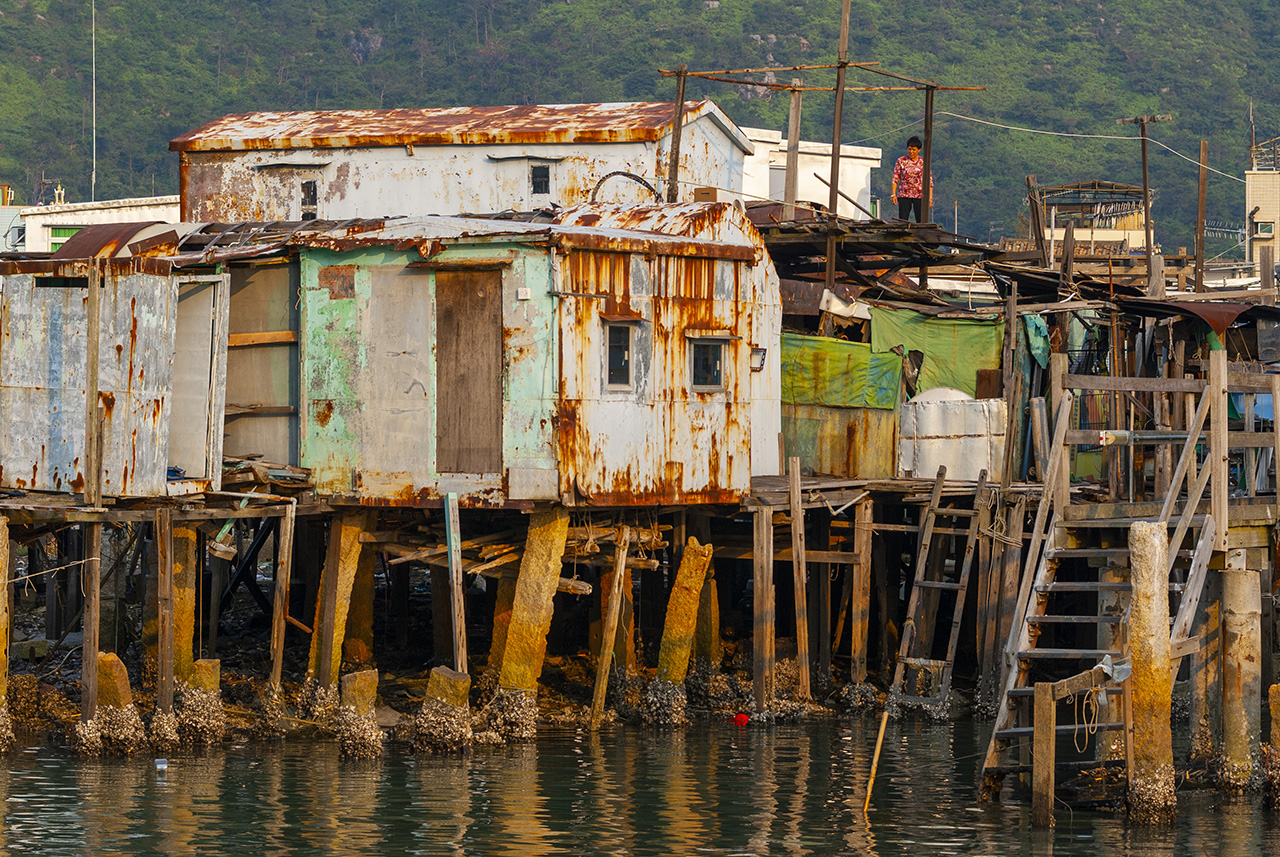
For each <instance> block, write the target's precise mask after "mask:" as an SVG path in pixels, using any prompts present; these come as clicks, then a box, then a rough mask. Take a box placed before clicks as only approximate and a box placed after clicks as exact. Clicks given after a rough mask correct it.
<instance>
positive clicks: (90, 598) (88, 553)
mask: <svg viewBox="0 0 1280 857" xmlns="http://www.w3.org/2000/svg"><path fill="white" fill-rule="evenodd" d="M85 530H86V531H85V540H84V566H83V567H82V569H81V572H80V585H81V586H82V587H84V619H83V621H82V625H81V631H82V633H83V634H84V645H83V647H82V649H81V652H82V657H83V660H82V661H81V663H80V716H81V717H82V718H83V719H84V720H85V721H89V720H92V719H93V716H94V714H95V713H96V712H97V710H98V620H99V615H98V612H99V594H100V588H101V577H102V524H89V525H87V526H86V528H85Z"/></svg>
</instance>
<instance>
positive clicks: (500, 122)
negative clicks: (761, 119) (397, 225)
mask: <svg viewBox="0 0 1280 857" xmlns="http://www.w3.org/2000/svg"><path fill="white" fill-rule="evenodd" d="M704 116H707V117H710V118H711V120H712V121H714V122H715V123H716V124H717V125H719V126H720V127H721V128H722V130H723V131H724V132H726V133H730V134H731V135H732V136H733V137H734V139H735V141H736V143H737V145H738V146H739V147H741V148H743V149H744V150H746V151H750V150H751V149H752V144H751V142H750V141H749V140H748V139H747V137H746V135H745V134H743V133H742V132H741V131H740V130H738V129H737V126H735V125H733V122H732V121H731V120H730V119H729V118H728V117H727V116H725V114H724V112H723V111H721V110H720V108H719V107H717V106H716V105H715V103H714V102H711V101H697V102H686V103H685V121H686V123H689V124H694V123H696V122H697V121H698V120H699V119H700V118H702V117H704ZM674 118H675V103H674V102H608V103H602V104H529V105H518V106H494V107H423V108H409V109H394V110H300V111H292V112H269V111H267V112H258V113H236V114H231V115H228V116H223V117H221V118H220V119H215V120H213V121H212V122H209V123H206V124H205V125H202V126H201V127H199V128H196V129H195V130H193V131H190V132H188V133H186V134H183V135H181V136H179V137H176V138H175V139H173V140H172V141H170V143H169V148H170V150H171V151H178V152H194V151H246V150H256V149H280V150H297V149H311V148H320V149H334V148H340V149H348V148H357V147H360V146H378V147H395V146H432V145H436V146H438V145H511V144H515V145H526V144H530V143H537V144H542V143H564V144H575V145H581V144H584V143H625V142H637V141H652V140H657V139H659V138H660V137H662V136H663V135H665V134H669V133H670V128H671V124H672V122H673V121H674Z"/></svg>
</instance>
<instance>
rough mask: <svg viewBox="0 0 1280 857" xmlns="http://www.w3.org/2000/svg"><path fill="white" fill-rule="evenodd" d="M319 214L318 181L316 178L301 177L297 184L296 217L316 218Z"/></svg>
mask: <svg viewBox="0 0 1280 857" xmlns="http://www.w3.org/2000/svg"><path fill="white" fill-rule="evenodd" d="M308 191H310V194H308ZM308 199H309V200H310V201H308ZM319 214H320V182H319V181H318V180H317V179H303V180H302V182H301V184H300V185H299V186H298V219H299V220H316V219H318V218H319Z"/></svg>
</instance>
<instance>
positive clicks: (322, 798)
mask: <svg viewBox="0 0 1280 857" xmlns="http://www.w3.org/2000/svg"><path fill="white" fill-rule="evenodd" d="M876 726H877V723H876V721H875V720H874V719H873V718H868V719H867V720H865V721H863V720H843V721H836V720H831V721H823V722H814V723H809V724H804V725H801V726H781V725H780V726H776V727H771V728H755V727H747V728H743V727H738V726H735V725H734V724H732V723H722V722H716V723H707V724H701V725H698V726H695V727H694V728H693V729H691V730H690V731H688V732H685V733H663V732H655V731H651V730H647V729H642V728H631V727H618V728H614V729H611V730H606V731H604V732H601V733H598V734H595V735H592V734H591V733H588V732H585V731H581V732H573V731H565V732H563V733H559V734H554V735H549V736H546V737H544V738H543V739H542V740H541V741H539V742H538V743H537V744H526V745H520V746H515V747H507V748H498V749H488V748H477V750H476V751H475V752H474V753H473V754H472V755H471V756H466V757H440V758H436V757H423V758H414V757H413V756H412V755H409V754H407V753H404V752H401V751H397V750H393V751H392V752H391V753H389V754H388V755H387V756H386V757H385V758H384V759H383V760H381V761H378V762H372V763H360V764H352V763H346V762H342V761H341V760H339V759H338V756H337V748H336V747H334V746H331V745H322V746H319V747H315V746H309V747H294V746H286V747H283V748H257V747H236V748H231V749H228V750H226V751H225V752H218V753H210V754H207V755H204V756H198V757H179V758H175V759H172V760H170V764H169V769H168V771H167V772H165V773H163V774H161V773H158V772H157V771H156V770H155V765H154V763H153V761H152V760H151V759H149V758H144V759H135V760H125V761H119V760H109V761H96V760H95V761H81V760H76V759H74V758H73V757H71V756H69V755H67V754H66V753H65V752H62V751H60V750H56V749H40V750H34V749H20V750H17V751H15V752H13V753H11V754H10V755H9V756H8V757H7V758H6V760H5V762H4V764H6V765H7V767H8V776H7V777H4V778H0V783H2V784H3V785H0V799H2V801H0V805H2V806H3V815H2V816H0V853H17V852H28V851H29V852H35V853H41V854H55V855H56V854H68V855H70V854H75V855H80V854H104V855H115V854H120V855H124V854H176V855H188V854H192V855H193V854H252V855H259V854H260V855H262V856H263V857H277V856H278V855H280V856H281V857H282V855H294V854H299V855H301V854H306V855H316V854H318V855H338V854H341V855H348V854H354V855H364V854H370V855H372V854H377V855H386V854H401V853H411V854H447V855H467V854H484V855H488V854H507V855H521V856H522V857H523V855H533V854H537V855H542V854H566V855H568V854H572V855H579V854H620V855H664V856H665V855H683V854H699V855H701V854H724V855H787V856H788V857H792V855H795V857H800V855H804V857H810V855H813V857H825V855H875V856H876V857H890V855H910V857H923V855H925V854H930V855H932V854H973V853H978V854H1014V853H1017V854H1035V855H1058V857H1063V855H1067V857H1070V856H1071V855H1093V854H1099V853H1105V854H1116V855H1132V857H1148V855H1151V857H1154V855H1167V854H1205V853H1210V854H1214V855H1215V857H1236V855H1250V857H1252V855H1256V854H1267V853H1275V852H1277V851H1278V850H1280V835H1278V832H1277V827H1276V824H1275V822H1274V821H1273V819H1272V816H1271V814H1270V813H1269V812H1268V811H1266V810H1265V809H1264V807H1263V805H1262V799H1261V798H1260V797H1245V798H1228V797H1226V796H1223V795H1219V794H1216V793H1213V792H1196V793H1185V794H1183V795H1182V796H1181V803H1180V807H1179V814H1178V817H1177V820H1176V822H1175V823H1174V824H1173V825H1170V826H1168V827H1165V828H1156V829H1142V828H1133V827H1130V826H1128V825H1127V824H1126V823H1125V821H1124V820H1123V818H1121V817H1119V816H1116V815H1113V814H1110V813H1105V812H1085V811H1077V812H1075V813H1071V812H1069V811H1067V810H1060V811H1059V813H1058V827H1057V828H1056V829H1055V830H1053V831H1051V832H1045V833H1038V832H1037V833H1033V832H1032V831H1031V830H1030V817H1029V816H1030V814H1029V809H1028V807H1026V806H1024V805H1022V804H1021V803H1019V802H1018V801H1019V800H1020V799H1019V798H1017V797H1009V796H1006V800H1007V801H1009V802H1008V803H1006V804H1003V805H1000V804H997V805H983V806H978V805H977V804H976V803H975V794H976V790H975V782H976V777H977V766H978V764H979V762H980V759H981V755H982V752H983V750H984V749H985V739H986V735H985V730H983V729H975V728H974V727H973V726H971V725H967V724H958V725H957V724H934V723H930V722H928V721H911V720H906V721H902V722H898V723H891V724H890V726H889V730H888V732H887V734H886V738H885V751H884V753H883V755H882V758H881V762H880V771H879V774H878V777H877V783H876V787H875V792H874V799H873V801H872V805H871V811H870V813H869V815H867V816H865V817H864V816H863V813H862V801H863V797H864V795H865V789H866V781H867V776H868V773H869V771H870V763H871V750H872V747H873V744H874V740H875V731H876Z"/></svg>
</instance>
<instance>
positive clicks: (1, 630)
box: [0, 515, 13, 706]
mask: <svg viewBox="0 0 1280 857" xmlns="http://www.w3.org/2000/svg"><path fill="white" fill-rule="evenodd" d="M12 579H13V550H12V546H11V545H10V543H9V519H8V518H6V517H4V516H3V515H0V587H2V588H0V706H3V705H5V704H7V703H6V700H8V698H9V637H10V628H11V627H12V624H13V605H12V603H11V598H12V595H13V583H12Z"/></svg>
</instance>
